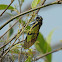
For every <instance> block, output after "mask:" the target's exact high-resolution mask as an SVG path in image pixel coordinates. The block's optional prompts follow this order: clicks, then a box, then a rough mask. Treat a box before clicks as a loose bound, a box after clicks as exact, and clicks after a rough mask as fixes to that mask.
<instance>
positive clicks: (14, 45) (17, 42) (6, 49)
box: [0, 40, 25, 57]
mask: <svg viewBox="0 0 62 62" xmlns="http://www.w3.org/2000/svg"><path fill="white" fill-rule="evenodd" d="M23 41H25V40H22V41H19V42H17V43H15V44H14V45H13V46H15V45H17V44H19V43H21V42H23ZM13 46H12V47H13ZM8 49H9V47H8V48H7V49H5V51H4V52H6V51H7V50H8ZM2 54H4V53H3V52H2ZM2 54H1V55H0V57H1V56H2Z"/></svg>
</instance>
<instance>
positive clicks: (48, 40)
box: [46, 29, 55, 44]
mask: <svg viewBox="0 0 62 62" xmlns="http://www.w3.org/2000/svg"><path fill="white" fill-rule="evenodd" d="M54 31H55V29H53V30H52V31H51V32H50V33H49V35H48V36H47V38H46V41H47V43H48V44H50V43H51V38H52V35H53V32H54Z"/></svg>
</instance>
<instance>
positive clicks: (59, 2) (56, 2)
mask: <svg viewBox="0 0 62 62" xmlns="http://www.w3.org/2000/svg"><path fill="white" fill-rule="evenodd" d="M53 4H62V1H55V2H52V3H49V4H46V5H42V6H40V7H37V8H34V9H31V10H28V11H26V12H23V13H21V14H19V15H16V16H14V17H13V18H11V19H10V20H8V21H7V22H6V23H5V24H4V25H2V26H1V27H0V30H1V29H2V28H3V27H4V26H5V25H7V24H8V23H9V22H11V21H12V20H14V19H15V18H17V17H20V16H22V15H25V14H27V13H30V12H33V11H35V10H38V9H40V8H44V7H47V6H50V5H53Z"/></svg>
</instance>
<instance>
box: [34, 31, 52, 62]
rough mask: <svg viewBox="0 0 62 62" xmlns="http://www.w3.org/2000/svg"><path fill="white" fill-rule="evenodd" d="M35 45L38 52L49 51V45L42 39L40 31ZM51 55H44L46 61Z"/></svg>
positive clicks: (49, 61)
mask: <svg viewBox="0 0 62 62" xmlns="http://www.w3.org/2000/svg"><path fill="white" fill-rule="evenodd" d="M35 47H36V49H37V50H38V51H39V52H40V53H43V54H45V53H48V52H50V51H51V46H50V45H49V44H48V43H47V42H46V40H45V39H44V37H43V35H42V34H41V33H40V32H39V35H38V38H37V41H36V43H35ZM51 57H52V54H49V55H48V56H46V57H45V58H46V59H47V62H51Z"/></svg>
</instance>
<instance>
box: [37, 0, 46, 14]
mask: <svg viewBox="0 0 62 62" xmlns="http://www.w3.org/2000/svg"><path fill="white" fill-rule="evenodd" d="M45 1H46V0H43V2H42V4H41V6H42V5H43V4H44V3H45ZM40 9H41V8H40ZM40 9H38V10H37V12H36V14H38V12H39V10H40Z"/></svg>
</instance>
